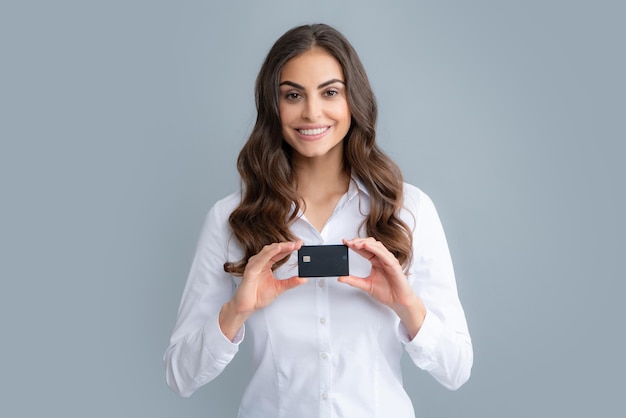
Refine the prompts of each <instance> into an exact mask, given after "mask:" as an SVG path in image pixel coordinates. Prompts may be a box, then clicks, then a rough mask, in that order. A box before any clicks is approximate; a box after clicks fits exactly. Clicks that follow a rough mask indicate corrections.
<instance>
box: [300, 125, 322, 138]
mask: <svg viewBox="0 0 626 418" xmlns="http://www.w3.org/2000/svg"><path fill="white" fill-rule="evenodd" d="M329 129H330V126H324V127H322V128H313V129H296V131H297V132H298V133H299V134H300V136H301V137H306V139H317V138H319V137H322V136H324V134H325V133H326V132H327V131H328V130H329Z"/></svg>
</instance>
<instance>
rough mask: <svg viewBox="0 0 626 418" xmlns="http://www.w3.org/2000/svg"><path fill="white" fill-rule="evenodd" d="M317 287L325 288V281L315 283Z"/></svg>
mask: <svg viewBox="0 0 626 418" xmlns="http://www.w3.org/2000/svg"><path fill="white" fill-rule="evenodd" d="M317 285H318V286H319V287H324V286H326V281H325V280H320V281H318V282H317Z"/></svg>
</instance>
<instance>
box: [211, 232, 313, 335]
mask: <svg viewBox="0 0 626 418" xmlns="http://www.w3.org/2000/svg"><path fill="white" fill-rule="evenodd" d="M301 246H302V241H294V242H279V243H274V244H270V245H266V246H265V247H263V249H262V250H261V251H260V252H259V253H258V254H257V255H254V256H252V257H250V259H249V260H248V264H247V265H246V268H245V270H244V272H243V278H242V280H241V283H240V284H239V287H238V288H237V290H236V291H235V294H234V295H233V297H232V298H231V299H230V300H229V301H228V302H226V304H224V306H223V307H222V310H221V311H220V315H219V324H220V328H221V329H222V332H223V333H224V335H225V336H226V337H228V338H229V339H230V340H231V341H232V340H233V339H234V338H235V335H236V334H237V331H238V330H239V329H240V328H241V327H242V326H243V324H244V322H245V321H246V320H247V319H248V317H249V316H250V315H252V314H253V313H254V312H255V311H256V310H257V309H261V308H264V307H266V306H267V305H269V304H270V303H272V302H273V301H274V299H276V298H277V297H278V296H280V295H281V294H282V293H284V292H285V291H287V290H289V289H293V288H294V287H296V286H300V285H301V284H303V283H306V279H304V278H302V277H298V276H293V277H290V278H288V279H285V280H278V279H276V277H275V276H274V272H273V271H272V266H273V265H274V264H275V263H277V262H278V261H280V260H282V259H283V258H284V257H286V256H288V255H289V254H291V253H292V252H293V251H296V250H299V249H300V247H301Z"/></svg>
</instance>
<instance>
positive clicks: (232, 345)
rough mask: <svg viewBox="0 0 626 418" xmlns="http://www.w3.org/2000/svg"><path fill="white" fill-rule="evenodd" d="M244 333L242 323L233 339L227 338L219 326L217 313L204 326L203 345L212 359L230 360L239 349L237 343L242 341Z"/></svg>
mask: <svg viewBox="0 0 626 418" xmlns="http://www.w3.org/2000/svg"><path fill="white" fill-rule="evenodd" d="M245 334H246V332H245V325H243V326H242V327H241V328H239V330H238V331H237V334H235V338H234V340H233V341H231V340H229V339H228V337H227V336H225V335H224V333H223V332H222V329H221V328H220V324H219V315H215V316H214V317H212V318H210V319H209V320H208V321H207V323H206V325H205V326H204V343H205V347H206V349H208V350H209V351H210V352H211V354H212V356H213V358H214V359H216V360H220V359H223V360H227V361H230V359H232V357H233V356H234V355H235V354H236V353H237V351H239V344H241V342H242V341H243V339H244V336H245Z"/></svg>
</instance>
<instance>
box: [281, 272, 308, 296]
mask: <svg viewBox="0 0 626 418" xmlns="http://www.w3.org/2000/svg"><path fill="white" fill-rule="evenodd" d="M277 281H278V289H279V290H278V292H279V293H283V292H286V291H287V290H289V289H293V288H294V287H297V286H300V285H302V284H305V283H306V279H305V278H303V277H298V276H293V277H290V278H289V279H285V280H277Z"/></svg>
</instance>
